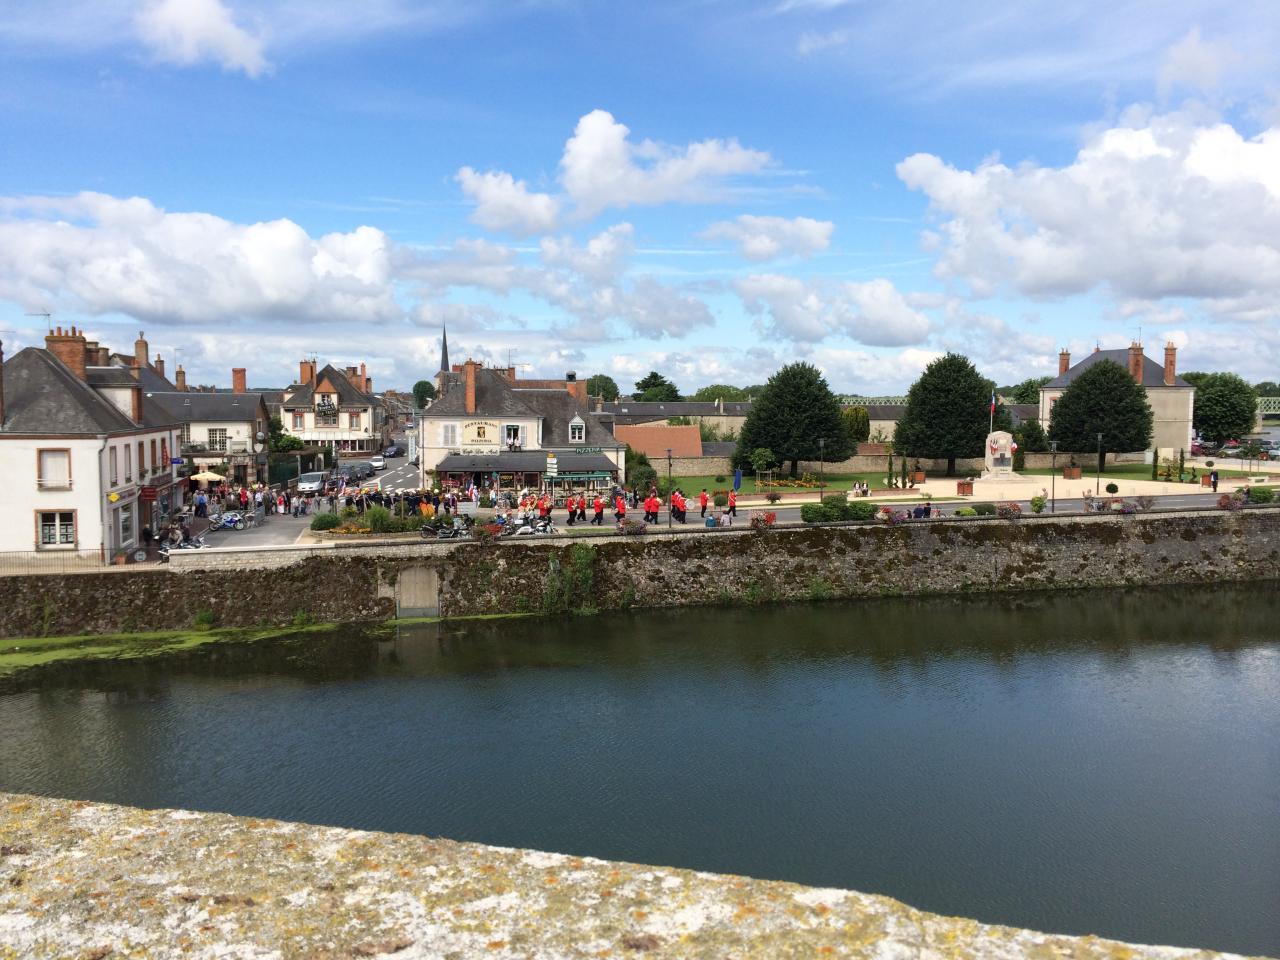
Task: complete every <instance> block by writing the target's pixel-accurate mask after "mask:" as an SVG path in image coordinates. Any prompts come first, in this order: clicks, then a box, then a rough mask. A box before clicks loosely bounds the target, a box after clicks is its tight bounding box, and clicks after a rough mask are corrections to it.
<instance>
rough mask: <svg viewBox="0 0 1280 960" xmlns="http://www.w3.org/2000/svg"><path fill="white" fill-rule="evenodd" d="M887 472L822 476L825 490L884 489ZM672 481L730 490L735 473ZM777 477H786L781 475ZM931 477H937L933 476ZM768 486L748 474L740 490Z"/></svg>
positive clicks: (694, 489) (689, 490)
mask: <svg viewBox="0 0 1280 960" xmlns="http://www.w3.org/2000/svg"><path fill="white" fill-rule="evenodd" d="M885 476H886V474H885V472H884V471H883V470H876V471H873V472H871V473H828V474H827V475H826V476H824V477H821V480H822V486H823V489H824V490H848V489H850V488H851V487H852V486H853V485H854V483H865V484H867V486H869V487H870V488H871V489H872V490H877V489H880V490H882V489H884V478H885ZM671 479H672V482H673V483H676V484H678V485H679V487H680V489H681V490H683V491H684V492H685V494H686V495H690V494H692V495H694V496H696V495H697V494H698V492H699V491H700V490H702V488H703V487H706V488H707V492H708V493H710V492H712V491H713V490H729V489H731V488H732V487H733V474H731V473H730V474H726V475H725V478H724V480H722V481H720V482H718V483H717V482H716V478H715V477H713V476H705V477H672V478H671ZM777 479H784V477H782V476H779V477H778V478H777ZM930 479H936V477H933V476H931V477H930ZM774 489H776V490H777V491H778V492H779V493H817V492H818V488H817V487H812V488H806V487H776V488H774ZM764 492H766V488H764V487H757V486H756V478H755V477H754V476H748V475H746V474H744V475H743V477H742V488H741V489H740V490H739V491H738V493H740V494H747V493H764Z"/></svg>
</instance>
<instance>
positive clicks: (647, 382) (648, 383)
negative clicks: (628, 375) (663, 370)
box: [635, 370, 680, 403]
mask: <svg viewBox="0 0 1280 960" xmlns="http://www.w3.org/2000/svg"><path fill="white" fill-rule="evenodd" d="M635 399H636V400H640V401H643V402H645V403H664V402H666V403H669V402H671V401H674V400H679V399H680V391H679V390H677V389H676V385H675V384H674V383H672V382H671V381H670V380H668V379H667V378H666V377H664V376H663V375H662V374H660V373H658V372H657V371H656V370H650V371H649V374H648V376H646V377H644V378H643V379H641V380H637V381H636V392H635Z"/></svg>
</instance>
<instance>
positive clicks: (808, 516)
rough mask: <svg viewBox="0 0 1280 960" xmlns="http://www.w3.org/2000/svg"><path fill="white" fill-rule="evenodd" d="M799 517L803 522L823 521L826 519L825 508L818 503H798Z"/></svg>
mask: <svg viewBox="0 0 1280 960" xmlns="http://www.w3.org/2000/svg"><path fill="white" fill-rule="evenodd" d="M800 519H801V520H803V521H804V522H805V523H823V522H825V521H826V519H827V510H826V508H825V507H824V506H823V505H822V504H820V503H804V504H801V505H800Z"/></svg>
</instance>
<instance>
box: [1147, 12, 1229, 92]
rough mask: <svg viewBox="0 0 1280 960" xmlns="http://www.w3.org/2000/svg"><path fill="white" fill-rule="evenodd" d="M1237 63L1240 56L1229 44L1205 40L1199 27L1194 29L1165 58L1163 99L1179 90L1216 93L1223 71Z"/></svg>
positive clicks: (1160, 79)
mask: <svg viewBox="0 0 1280 960" xmlns="http://www.w3.org/2000/svg"><path fill="white" fill-rule="evenodd" d="M1238 60H1239V54H1237V53H1236V51H1235V48H1234V47H1232V46H1231V44H1230V43H1227V42H1218V43H1215V42H1211V41H1206V40H1202V39H1201V37H1200V28H1199V27H1198V26H1195V27H1192V28H1191V29H1190V30H1189V31H1187V35H1186V36H1185V37H1183V38H1182V39H1181V40H1179V41H1178V42H1177V43H1175V44H1174V45H1173V46H1172V47H1170V48H1169V52H1168V53H1167V54H1166V55H1165V60H1164V63H1163V64H1162V65H1161V67H1160V78H1159V87H1160V96H1161V97H1166V96H1168V95H1169V94H1170V93H1171V92H1172V91H1174V90H1177V89H1184V90H1191V91H1206V92H1212V91H1214V90H1217V89H1218V86H1219V84H1220V83H1221V80H1222V74H1223V72H1224V71H1225V70H1226V69H1227V67H1229V66H1231V65H1232V64H1233V63H1236V62H1237V61H1238Z"/></svg>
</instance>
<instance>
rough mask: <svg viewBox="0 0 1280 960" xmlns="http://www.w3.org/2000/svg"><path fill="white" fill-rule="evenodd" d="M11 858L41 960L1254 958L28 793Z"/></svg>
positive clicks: (473, 848)
mask: <svg viewBox="0 0 1280 960" xmlns="http://www.w3.org/2000/svg"><path fill="white" fill-rule="evenodd" d="M0 858H2V859H0V864H3V869H4V871H5V873H6V874H7V875H8V877H9V882H8V883H5V884H3V885H0V934H3V940H4V943H5V945H6V946H7V947H8V949H9V950H11V951H13V955H14V956H22V957H31V958H41V957H65V956H86V957H97V958H105V957H108V956H115V955H119V956H147V957H151V958H154V960H166V958H179V957H182V958H213V957H228V956H267V955H271V956H288V957H303V956H307V957H321V956H323V957H339V956H341V957H362V956H367V957H374V956H397V957H398V956H403V957H429V956H430V957H435V956H499V957H527V958H535V957H577V956H642V955H643V956H655V957H659V956H683V957H691V956H698V957H702V956H707V957H710V956H715V957H724V956H729V957H782V956H789V957H811V956H851V957H869V956H876V957H887V956H916V955H929V956H935V955H936V956H983V957H1008V958H1012V957H1032V956H1036V957H1038V956H1054V957H1067V956H1070V957H1078V958H1116V957H1127V958H1131V960H1144V958H1152V960H1154V958H1157V957H1158V958H1161V960H1179V958H1186V960H1193V958H1194V960H1212V958H1227V957H1233V956H1234V955H1228V954H1218V953H1213V952H1210V951H1198V950H1190V949H1180V948H1175V947H1140V946H1133V945H1128V944H1123V943H1119V942H1117V941H1113V940H1102V939H1098V938H1096V937H1070V936H1059V935H1053V934H1045V933H1036V932H1033V931H1029V930H1021V929H1016V928H1013V927H1002V926H995V925H989V924H984V923H979V922H977V921H975V920H968V919H964V918H956V917H942V916H939V915H937V914H931V913H926V912H924V911H921V910H916V909H914V908H912V907H909V906H907V905H906V904H903V903H901V902H899V901H897V900H893V899H890V898H889V897H883V896H873V895H868V894H864V893H855V892H853V891H848V890H838V889H819V888H814V887H805V886H801V885H799V884H794V883H783V882H777V881H765V880H753V879H749V878H746V877H735V876H725V875H719V874H713V873H705V872H695V871H692V870H677V869H671V868H666V867H647V866H640V865H636V864H629V863H618V862H610V861H607V860H597V859H594V858H590V857H572V856H566V855H562V854H556V853H543V852H539V851H535V850H514V849H508V848H501V847H489V846H484V845H482V844H475V843H457V842H454V841H449V840H439V839H432V838H427V837H420V836H411V835H405V834H388V833H371V832H368V831H359V830H344V829H339V828H332V827H317V826H307V825H304V824H298V823H284V822H279V821H272V820H260V819H246V818H239V817H232V816H227V815H223V814H215V813H196V812H191V811H187V810H141V809H137V808H133V807H121V806H113V805H110V804H101V803H84V802H73V801H70V800H57V799H50V798H46V797H35V796H24V795H16V794H0Z"/></svg>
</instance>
